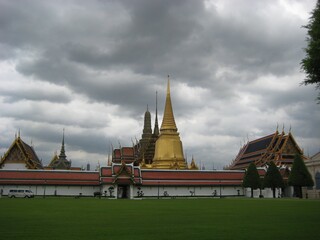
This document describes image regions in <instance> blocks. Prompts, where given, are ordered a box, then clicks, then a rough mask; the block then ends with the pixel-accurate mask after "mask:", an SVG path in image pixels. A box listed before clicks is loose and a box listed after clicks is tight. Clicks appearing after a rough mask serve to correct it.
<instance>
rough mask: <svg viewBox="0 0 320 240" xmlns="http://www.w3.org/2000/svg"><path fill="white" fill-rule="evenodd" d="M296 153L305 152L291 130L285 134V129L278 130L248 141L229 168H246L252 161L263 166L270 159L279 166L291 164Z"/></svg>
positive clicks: (258, 165)
mask: <svg viewBox="0 0 320 240" xmlns="http://www.w3.org/2000/svg"><path fill="white" fill-rule="evenodd" d="M295 154H301V155H303V152H302V150H301V149H300V147H299V146H298V144H297V143H296V141H295V139H294V137H293V136H292V134H291V132H289V133H288V134H285V133H284V131H282V133H279V132H278V131H276V132H275V133H273V134H270V135H267V136H265V137H261V138H258V139H255V140H253V141H250V142H248V143H246V144H245V145H244V146H243V147H242V148H241V149H240V150H239V153H238V155H237V157H236V158H235V160H234V161H233V162H232V164H231V165H230V166H229V167H227V169H246V168H247V167H248V166H249V164H250V163H251V162H254V163H255V164H256V166H257V167H263V166H264V165H265V164H267V163H268V162H270V161H274V162H275V164H276V165H278V166H280V165H286V166H291V165H292V163H293V159H294V155H295ZM304 158H305V159H306V157H304Z"/></svg>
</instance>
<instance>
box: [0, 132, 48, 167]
mask: <svg viewBox="0 0 320 240" xmlns="http://www.w3.org/2000/svg"><path fill="white" fill-rule="evenodd" d="M6 163H8V164H9V163H24V164H25V165H26V168H28V169H42V168H43V167H42V163H41V161H40V160H39V158H38V156H37V154H36V152H35V151H34V149H33V147H31V146H29V145H28V144H27V143H25V142H24V141H22V139H21V138H20V136H18V137H17V138H16V139H15V140H14V141H13V143H12V144H11V146H10V148H9V149H8V151H7V152H6V153H5V154H4V156H3V157H2V158H1V161H0V168H2V167H3V165H5V164H6Z"/></svg>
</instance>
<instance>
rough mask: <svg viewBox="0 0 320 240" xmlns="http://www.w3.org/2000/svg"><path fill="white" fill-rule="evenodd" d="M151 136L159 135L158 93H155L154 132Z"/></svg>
mask: <svg viewBox="0 0 320 240" xmlns="http://www.w3.org/2000/svg"><path fill="white" fill-rule="evenodd" d="M153 134H154V135H156V136H158V135H159V124H158V92H157V91H156V118H155V123H154V130H153Z"/></svg>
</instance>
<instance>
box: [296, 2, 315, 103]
mask: <svg viewBox="0 0 320 240" xmlns="http://www.w3.org/2000/svg"><path fill="white" fill-rule="evenodd" d="M303 27H304V28H306V29H308V37H307V39H306V41H307V44H308V46H307V47H306V48H305V49H304V50H305V52H306V56H305V58H304V59H302V61H301V63H300V64H301V69H302V70H303V71H304V72H305V73H306V78H305V80H304V81H303V84H304V85H309V84H316V89H319V90H320V0H318V1H317V4H316V7H315V9H314V10H313V11H312V13H311V17H310V19H309V23H308V24H307V25H306V26H303ZM317 99H318V103H320V93H319V95H318V98H317Z"/></svg>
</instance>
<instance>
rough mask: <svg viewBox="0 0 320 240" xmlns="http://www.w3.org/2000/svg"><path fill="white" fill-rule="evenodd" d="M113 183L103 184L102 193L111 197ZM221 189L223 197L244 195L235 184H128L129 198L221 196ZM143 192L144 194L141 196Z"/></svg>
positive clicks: (114, 193)
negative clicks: (110, 190)
mask: <svg viewBox="0 0 320 240" xmlns="http://www.w3.org/2000/svg"><path fill="white" fill-rule="evenodd" d="M111 186H112V185H103V187H102V193H103V195H105V194H104V193H107V194H106V196H107V197H110V192H109V188H110V187H111ZM113 187H114V191H113V196H118V191H119V189H118V186H117V185H114V186H113ZM220 191H221V196H222V197H227V196H243V194H244V192H243V188H242V187H233V186H231V187H230V186H227V187H226V186H225V187H224V186H221V188H220V187H219V186H218V187H216V186H212V187H211V186H209V187H207V186H190V187H187V186H176V187H175V186H159V187H158V186H133V185H131V186H128V189H127V193H128V197H129V198H135V197H158V196H159V197H197V196H198V197H205V196H207V197H214V196H216V197H220ZM138 192H139V193H142V194H143V196H141V195H140V196H139V194H138Z"/></svg>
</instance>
